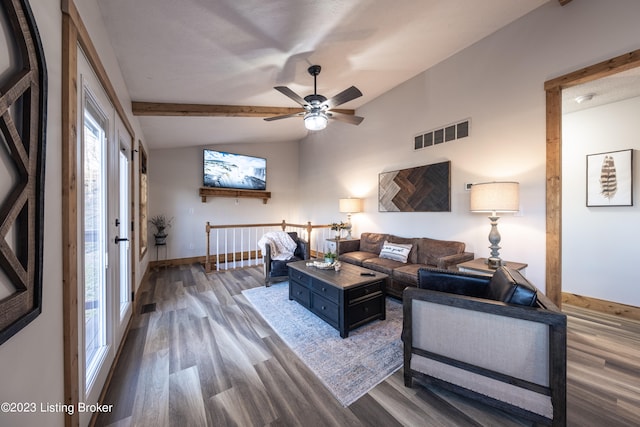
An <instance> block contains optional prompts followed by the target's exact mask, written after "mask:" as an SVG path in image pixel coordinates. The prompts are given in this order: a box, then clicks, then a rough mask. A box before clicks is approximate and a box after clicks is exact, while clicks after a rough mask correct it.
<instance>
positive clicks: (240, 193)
mask: <svg viewBox="0 0 640 427" xmlns="http://www.w3.org/2000/svg"><path fill="white" fill-rule="evenodd" d="M200 197H201V198H202V203H206V202H207V197H231V198H234V199H239V198H248V199H262V203H264V204H265V205H266V204H267V201H268V200H269V199H270V198H271V191H262V190H236V189H234V188H212V187H200Z"/></svg>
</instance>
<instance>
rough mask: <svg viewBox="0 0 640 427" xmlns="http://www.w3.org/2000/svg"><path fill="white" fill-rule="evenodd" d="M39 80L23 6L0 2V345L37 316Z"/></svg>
mask: <svg viewBox="0 0 640 427" xmlns="http://www.w3.org/2000/svg"><path fill="white" fill-rule="evenodd" d="M46 93H47V75H46V66H45V61H44V54H43V51H42V44H41V43H40V37H39V35H38V30H37V27H36V24H35V21H34V19H33V15H32V13H31V9H30V7H29V3H28V1H27V0H3V1H2V2H0V344H2V343H4V342H5V341H7V340H8V339H9V338H11V337H12V336H13V335H15V334H16V333H17V332H18V331H20V330H21V329H22V328H24V327H25V326H26V325H27V324H28V323H29V322H31V321H32V320H33V319H35V318H36V317H37V316H38V315H39V314H40V312H41V311H42V248H43V222H44V164H45V158H44V156H45V131H46V105H47V100H46Z"/></svg>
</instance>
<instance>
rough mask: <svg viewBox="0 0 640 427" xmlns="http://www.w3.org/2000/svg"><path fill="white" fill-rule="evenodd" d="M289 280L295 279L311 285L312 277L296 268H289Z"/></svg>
mask: <svg viewBox="0 0 640 427" xmlns="http://www.w3.org/2000/svg"><path fill="white" fill-rule="evenodd" d="M289 280H295V281H297V282H300V283H301V284H303V285H305V286H307V287H308V286H309V282H310V280H311V277H309V276H308V275H306V274H304V273H303V272H301V271H298V270H295V269H291V268H290V269H289Z"/></svg>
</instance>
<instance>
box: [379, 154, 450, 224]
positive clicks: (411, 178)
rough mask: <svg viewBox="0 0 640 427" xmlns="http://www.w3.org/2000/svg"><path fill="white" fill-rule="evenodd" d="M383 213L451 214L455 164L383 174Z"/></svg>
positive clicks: (437, 164) (380, 201)
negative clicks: (452, 172)
mask: <svg viewBox="0 0 640 427" xmlns="http://www.w3.org/2000/svg"><path fill="white" fill-rule="evenodd" d="M378 211H379V212H451V162H450V161H447V162H441V163H435V164H432V165H425V166H418V167H414V168H408V169H402V170H398V171H392V172H382V173H381V174H380V176H379V181H378Z"/></svg>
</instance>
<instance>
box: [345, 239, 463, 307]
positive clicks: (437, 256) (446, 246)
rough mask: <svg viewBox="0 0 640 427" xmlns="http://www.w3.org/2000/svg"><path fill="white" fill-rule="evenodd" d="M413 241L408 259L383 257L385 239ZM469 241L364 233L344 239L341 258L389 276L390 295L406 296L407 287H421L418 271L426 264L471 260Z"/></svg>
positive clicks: (443, 266)
mask: <svg viewBox="0 0 640 427" xmlns="http://www.w3.org/2000/svg"><path fill="white" fill-rule="evenodd" d="M385 241H388V242H389V243H399V244H411V245H412V246H411V251H410V252H409V256H408V257H407V262H406V263H403V262H401V261H395V260H392V259H387V258H380V256H379V254H380V251H381V249H382V246H383V245H384V242H385ZM464 249H465V244H464V243H462V242H454V241H448V240H436V239H429V238H427V237H414V238H407V237H398V236H394V235H392V234H384V233H362V234H361V236H360V239H356V240H342V241H340V245H339V248H338V259H339V260H340V261H342V262H348V263H350V264H355V265H359V266H361V267H364V268H368V269H370V270H375V271H379V272H381V273H385V274H388V275H389V280H388V282H387V294H389V295H391V296H394V297H396V298H402V291H403V290H404V288H406V287H407V286H412V287H416V286H418V270H419V269H420V268H422V267H436V268H441V269H447V268H450V267H453V266H455V265H457V264H459V263H461V262H465V261H471V260H472V259H473V257H474V256H473V253H472V252H465V251H464Z"/></svg>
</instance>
